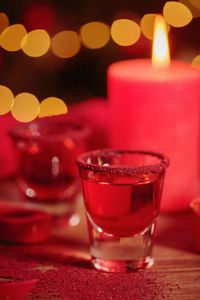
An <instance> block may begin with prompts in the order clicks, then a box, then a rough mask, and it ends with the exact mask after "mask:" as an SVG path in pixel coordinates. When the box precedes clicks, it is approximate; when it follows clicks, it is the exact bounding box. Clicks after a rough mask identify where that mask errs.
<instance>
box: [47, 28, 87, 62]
mask: <svg viewBox="0 0 200 300" xmlns="http://www.w3.org/2000/svg"><path fill="white" fill-rule="evenodd" d="M80 48H81V42H80V38H79V36H78V34H77V32H75V31H67V30H66V31H61V32H59V33H57V34H55V35H54V36H53V38H52V40H51V49H52V52H53V53H54V54H55V55H56V56H58V57H60V58H70V57H73V56H75V55H76V54H77V53H78V52H79V50H80Z"/></svg>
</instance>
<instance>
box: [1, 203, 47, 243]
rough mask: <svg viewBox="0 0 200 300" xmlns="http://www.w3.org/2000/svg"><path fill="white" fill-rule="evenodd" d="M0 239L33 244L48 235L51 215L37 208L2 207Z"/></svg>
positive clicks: (41, 240)
mask: <svg viewBox="0 0 200 300" xmlns="http://www.w3.org/2000/svg"><path fill="white" fill-rule="evenodd" d="M0 228H1V230H0V241H3V242H9V243H22V244H34V243H39V242H43V241H45V240H47V239H48V238H49V236H50V229H51V216H50V215H49V214H47V213H44V212H40V211H38V210H33V209H26V208H18V207H6V208H5V207H4V208H2V210H1V213H0Z"/></svg>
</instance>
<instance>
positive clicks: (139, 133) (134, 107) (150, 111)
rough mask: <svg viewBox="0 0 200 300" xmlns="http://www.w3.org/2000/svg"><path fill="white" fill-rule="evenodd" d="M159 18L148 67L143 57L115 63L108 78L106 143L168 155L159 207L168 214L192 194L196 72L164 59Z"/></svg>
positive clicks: (199, 87)
mask: <svg viewBox="0 0 200 300" xmlns="http://www.w3.org/2000/svg"><path fill="white" fill-rule="evenodd" d="M163 22H164V21H163V19H162V18H161V17H160V16H158V18H157V21H156V23H157V24H156V25H157V27H156V28H157V29H156V30H155V36H154V48H155V47H156V44H158V47H160V48H158V50H159V51H158V50H156V48H155V52H154V55H153V65H152V62H151V60H148V59H135V60H126V61H120V62H116V63H114V64H112V65H111V66H110V67H109V68H108V79H107V80H108V99H109V102H110V110H111V135H110V139H111V147H114V148H124V149H137V150H138V149H143V150H148V151H149V150H151V151H157V152H161V153H163V154H165V155H167V156H168V157H169V158H170V163H171V165H170V167H169V170H168V173H167V175H166V184H165V188H164V194H163V198H162V204H161V211H163V212H172V211H178V210H184V209H187V208H189V204H190V202H191V200H192V199H193V198H195V197H196V196H197V189H198V156H199V153H198V119H199V99H200V72H199V71H197V70H195V69H193V68H192V67H190V65H189V64H187V63H185V62H180V61H172V62H171V63H170V62H169V54H168V53H169V52H167V46H166V45H167V44H166V43H165V41H164V40H163V33H164V32H166V29H165V24H164V23H163ZM162 29H163V32H161V31H162ZM165 36H167V34H166V33H165ZM158 37H160V38H161V41H160V43H159V40H158ZM163 45H164V47H163V48H161V46H163ZM156 51H157V54H155V53H156Z"/></svg>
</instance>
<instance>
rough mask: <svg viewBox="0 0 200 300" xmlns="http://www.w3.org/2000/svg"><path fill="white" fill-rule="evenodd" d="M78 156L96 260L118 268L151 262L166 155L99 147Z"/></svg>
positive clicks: (103, 268) (111, 268) (112, 269)
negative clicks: (99, 148)
mask: <svg viewBox="0 0 200 300" xmlns="http://www.w3.org/2000/svg"><path fill="white" fill-rule="evenodd" d="M76 162H77V165H78V167H79V172H80V177H81V179H82V188H83V196H84V204H85V209H86V216H87V221H88V231H89V238H90V252H91V262H92V265H93V266H94V267H95V268H96V269H98V270H101V271H107V272H116V273H125V272H131V271H135V270H140V269H143V268H148V267H150V266H152V264H153V257H152V245H153V237H154V233H155V227H156V221H157V217H158V214H159V207H160V201H161V193H162V188H163V181H164V175H165V171H166V168H167V167H168V165H169V160H168V158H167V157H165V156H163V155H161V154H157V153H151V152H143V151H128V150H127V151H126V150H96V151H91V152H88V153H84V154H82V155H80V156H79V157H78V158H77V160H76Z"/></svg>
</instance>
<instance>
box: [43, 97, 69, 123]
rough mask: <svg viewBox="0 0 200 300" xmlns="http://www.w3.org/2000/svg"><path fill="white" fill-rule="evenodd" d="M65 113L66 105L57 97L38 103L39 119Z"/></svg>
mask: <svg viewBox="0 0 200 300" xmlns="http://www.w3.org/2000/svg"><path fill="white" fill-rule="evenodd" d="M66 113H67V105H66V104H65V102H64V101H63V100H61V99H59V98H57V97H49V98H46V99H44V100H43V101H42V102H41V103H40V112H39V117H40V118H43V117H48V116H56V115H64V114H66Z"/></svg>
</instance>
